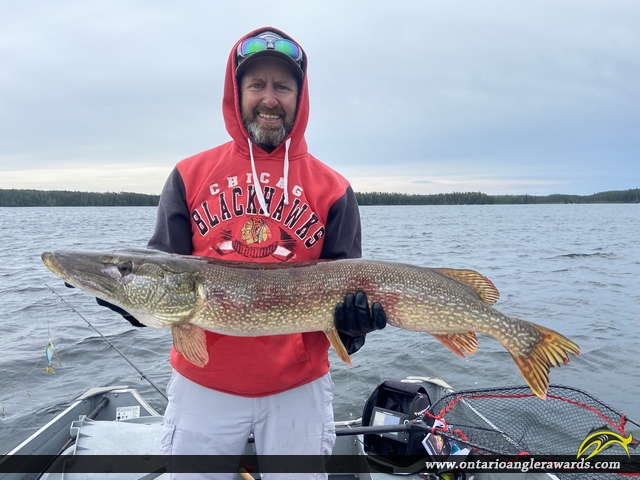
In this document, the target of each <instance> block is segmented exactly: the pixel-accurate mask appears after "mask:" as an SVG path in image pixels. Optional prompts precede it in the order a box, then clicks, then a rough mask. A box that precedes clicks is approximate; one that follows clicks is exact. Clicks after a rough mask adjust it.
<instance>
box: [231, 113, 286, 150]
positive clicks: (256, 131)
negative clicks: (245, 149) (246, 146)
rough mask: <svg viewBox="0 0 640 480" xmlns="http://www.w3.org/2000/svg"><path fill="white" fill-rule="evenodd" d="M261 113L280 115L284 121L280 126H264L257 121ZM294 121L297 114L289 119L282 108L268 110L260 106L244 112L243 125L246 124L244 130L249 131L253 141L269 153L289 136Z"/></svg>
mask: <svg viewBox="0 0 640 480" xmlns="http://www.w3.org/2000/svg"><path fill="white" fill-rule="evenodd" d="M259 113H264V114H266V115H279V116H280V117H281V118H282V119H283V121H282V123H281V124H280V125H262V124H260V123H258V121H257V120H256V117H257V116H258V114H259ZM294 121H295V114H294V115H292V116H290V117H287V115H286V114H285V112H284V110H283V109H282V107H280V106H276V107H274V108H268V107H265V106H263V105H258V106H257V107H256V108H255V109H254V110H253V111H251V112H248V113H246V112H242V123H243V124H244V128H246V129H247V133H248V134H249V137H250V138H251V141H253V143H255V144H256V145H258V146H259V147H261V148H262V149H264V150H265V151H267V152H269V153H271V152H272V151H273V150H274V149H275V148H276V147H277V146H278V145H280V144H281V143H282V142H283V141H284V139H285V138H286V137H287V135H289V133H290V132H291V129H292V128H293V122H294Z"/></svg>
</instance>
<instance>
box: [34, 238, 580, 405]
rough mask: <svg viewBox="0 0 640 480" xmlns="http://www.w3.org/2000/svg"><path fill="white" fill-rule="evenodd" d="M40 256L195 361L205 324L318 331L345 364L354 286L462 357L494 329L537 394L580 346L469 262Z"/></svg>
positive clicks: (225, 329)
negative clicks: (510, 306)
mask: <svg viewBox="0 0 640 480" xmlns="http://www.w3.org/2000/svg"><path fill="white" fill-rule="evenodd" d="M42 260H43V262H44V264H45V265H46V266H47V267H48V268H49V269H50V270H51V271H52V272H54V273H55V274H56V275H58V276H59V277H61V278H62V279H63V280H64V281H65V282H67V283H68V284H70V285H73V286H74V287H77V288H79V289H81V290H84V291H86V292H88V293H90V294H92V295H94V296H96V297H99V298H101V299H103V300H106V301H107V302H110V303H113V304H115V305H117V306H119V307H121V308H123V309H124V310H126V311H127V312H129V313H130V314H131V315H133V316H134V317H135V318H136V319H138V320H139V321H140V322H142V323H144V324H145V325H148V326H149V327H156V328H165V327H171V328H172V334H173V343H174V346H175V348H176V350H177V351H178V352H180V353H182V354H183V355H184V356H185V357H186V358H187V359H188V360H189V361H190V362H192V363H193V364H195V365H198V366H204V365H206V364H207V362H208V361H209V358H208V353H207V348H206V342H205V333H204V330H209V331H212V332H217V333H220V334H225V335H234V336H241V337H242V336H244V337H255V336H263V335H278V334H290V333H298V332H300V333H301V332H312V331H323V332H325V333H326V334H327V337H328V338H329V341H330V342H331V345H332V346H333V348H334V349H335V351H336V353H337V354H338V356H339V358H341V359H342V360H343V361H345V362H347V363H349V364H350V363H351V361H350V358H349V355H348V354H347V352H346V351H345V349H344V346H343V344H342V342H341V341H340V339H339V337H338V335H337V331H336V329H335V324H334V312H335V308H336V305H337V304H338V303H339V302H342V301H343V299H344V297H345V295H346V294H347V293H350V292H351V293H355V292H357V291H359V290H361V291H363V292H365V293H366V295H367V299H368V300H369V302H370V304H371V303H373V302H380V304H381V305H382V306H383V308H384V311H385V313H386V316H387V322H388V323H389V325H393V326H395V327H399V328H403V329H406V330H412V331H417V332H427V333H429V334H431V335H432V336H433V337H435V338H436V339H437V340H439V341H440V342H441V343H442V344H443V345H444V346H446V347H447V348H449V349H450V350H451V351H453V353H455V354H456V355H459V356H461V357H466V355H465V354H473V353H475V352H476V350H477V348H478V338H477V337H476V334H475V332H478V333H482V334H485V335H488V336H490V337H493V338H495V339H496V340H497V341H498V342H500V344H502V346H503V347H504V348H506V349H507V351H508V352H509V353H510V354H511V356H512V357H513V359H514V361H515V363H516V365H517V367H518V369H519V370H520V372H521V374H522V376H523V377H524V379H525V381H526V382H527V384H528V385H529V387H530V388H531V390H532V391H533V393H535V394H536V395H537V396H538V397H540V398H543V399H544V398H546V392H547V388H548V385H549V369H550V367H551V366H560V365H562V364H566V363H569V355H568V354H569V353H571V354H573V355H578V354H579V353H580V352H579V347H578V345H576V344H575V343H574V342H572V341H571V340H569V339H567V338H565V337H564V336H562V335H561V334H559V333H557V332H555V331H553V330H550V329H548V328H545V327H543V326H540V325H536V324H535V323H531V322H527V321H524V320H520V319H517V318H513V317H508V316H506V315H504V314H502V313H500V312H499V311H497V310H496V309H494V308H492V307H491V305H493V304H494V303H495V302H496V301H497V300H498V296H499V293H498V290H497V289H496V287H495V286H494V285H493V283H492V282H491V281H490V280H489V279H487V278H485V277H484V276H482V275H480V274H479V273H477V272H475V271H473V270H457V269H449V268H426V267H419V266H415V265H409V264H402V263H395V262H388V261H380V260H367V259H345V260H329V261H327V260H317V261H307V262H299V263H295V262H294V263H282V264H280V263H243V262H229V261H223V260H218V259H212V258H208V257H197V256H184V255H175V254H168V253H164V252H159V251H155V250H121V251H115V252H111V253H100V252H78V251H56V252H45V253H43V254H42Z"/></svg>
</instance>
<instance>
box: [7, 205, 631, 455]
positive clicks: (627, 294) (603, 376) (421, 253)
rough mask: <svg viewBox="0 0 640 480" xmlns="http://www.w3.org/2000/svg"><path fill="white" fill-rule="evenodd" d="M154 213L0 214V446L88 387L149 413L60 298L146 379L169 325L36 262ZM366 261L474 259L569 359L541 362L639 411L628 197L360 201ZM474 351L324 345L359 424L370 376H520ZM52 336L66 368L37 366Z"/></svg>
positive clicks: (116, 240) (111, 357) (111, 237)
mask: <svg viewBox="0 0 640 480" xmlns="http://www.w3.org/2000/svg"><path fill="white" fill-rule="evenodd" d="M155 210H156V209H155V208H152V207H131V208H126V207H125V208H123V207H114V208H109V207H98V208H92V207H81V208H75V207H74V208H71V207H70V208H51V207H49V208H0V228H1V242H2V243H1V244H0V245H1V248H0V299H1V302H0V321H1V322H2V334H1V335H0V453H4V452H6V451H8V450H9V449H10V448H11V447H12V446H15V445H16V444H17V443H18V442H19V441H21V440H22V439H24V438H26V437H27V436H28V435H29V434H31V433H32V432H34V431H35V430H36V429H37V428H38V427H39V426H41V425H42V424H44V423H45V422H46V421H47V420H49V419H50V418H52V417H53V416H54V415H55V414H56V413H58V412H60V411H61V410H62V409H63V408H64V407H66V406H67V405H68V404H69V403H70V402H71V401H72V400H73V399H74V398H75V397H76V396H78V395H79V394H81V393H83V392H84V391H86V390H87V389H89V388H91V387H93V386H98V385H116V384H118V385H129V386H132V387H135V388H138V389H139V390H140V391H141V393H142V394H143V395H144V396H146V397H147V398H148V399H149V400H150V403H151V404H152V405H153V406H154V407H155V408H156V409H157V410H159V411H160V412H162V411H164V406H165V404H164V399H163V398H162V397H161V396H160V395H159V394H158V393H157V392H155V390H153V389H152V388H151V387H150V386H149V385H148V384H147V383H146V382H145V381H144V380H141V379H140V375H139V374H138V373H137V372H136V371H135V370H133V368H132V367H131V366H129V365H128V364H127V363H126V362H125V361H124V360H123V359H122V358H121V357H119V356H118V355H117V354H116V352H115V351H113V350H112V349H110V348H109V345H108V344H107V343H106V342H105V341H104V340H103V339H101V338H100V336H99V335H97V334H96V333H95V332H94V331H93V330H92V329H91V328H89V327H88V325H87V324H86V323H85V322H84V321H83V320H82V319H81V318H80V317H79V316H78V315H77V314H76V313H74V312H73V311H72V310H71V309H70V308H69V307H68V306H66V305H65V304H64V303H63V302H61V301H60V300H59V298H58V297H57V296H55V295H54V294H52V293H51V291H50V290H49V289H48V288H47V286H46V285H50V286H51V287H52V288H54V289H55V291H56V292H58V293H59V294H60V295H62V296H63V297H64V298H65V300H66V301H68V302H69V303H70V304H71V305H72V306H73V307H74V308H75V309H76V311H77V312H78V313H80V314H81V315H82V316H84V317H85V318H86V319H87V320H89V321H90V322H91V323H92V324H93V325H94V326H95V328H96V329H98V330H99V331H100V332H101V333H102V334H103V335H105V336H106V337H108V338H109V340H110V341H111V342H112V343H113V344H114V345H115V346H116V347H117V348H118V349H120V350H121V351H122V352H123V353H124V354H125V355H126V356H127V358H129V359H130V360H131V361H132V362H133V363H135V364H136V365H137V366H138V367H139V368H140V369H141V370H142V371H143V372H144V373H145V374H146V375H147V376H148V377H149V378H150V379H151V380H152V381H153V382H154V383H156V384H157V385H159V386H161V387H162V388H164V386H165V385H166V382H167V381H168V379H169V375H170V371H171V369H170V366H169V363H168V357H169V348H170V345H171V334H170V331H169V330H156V329H150V328H146V329H135V328H132V327H130V326H129V324H128V323H127V322H126V321H124V320H123V319H122V318H121V317H120V316H118V315H116V314H114V313H112V312H111V311H109V310H108V309H105V308H102V307H99V306H98V305H96V303H95V301H94V299H93V298H92V297H90V296H88V295H86V294H83V293H82V292H80V291H78V290H72V289H68V288H65V287H64V286H63V284H62V282H61V281H60V280H59V279H58V278H57V277H55V276H54V275H53V274H52V273H50V272H49V271H48V270H47V269H46V268H45V267H44V266H43V265H42V263H41V261H40V254H41V253H42V252H43V251H45V250H51V249H63V248H64V249H85V250H86V249H89V250H104V249H117V248H131V247H140V248H143V247H145V246H146V242H147V239H148V238H149V237H150V235H151V233H152V231H153V227H154V222H155ZM361 214H362V224H363V246H364V254H363V256H364V257H365V258H376V259H384V260H394V261H401V262H408V263H413V264H417V265H424V266H430V267H451V268H471V269H474V270H478V271H479V272H481V273H482V274H484V275H486V276H487V277H489V278H490V279H491V280H492V281H493V282H494V284H495V285H496V287H497V288H498V289H499V290H500V292H501V297H500V300H499V301H498V303H497V304H496V305H495V307H496V308H497V309H498V310H500V311H502V312H503V313H505V314H507V315H510V316H515V317H518V318H522V319H525V320H530V321H534V322H536V323H539V324H541V325H544V326H547V327H550V328H553V329H555V330H557V331H559V332H561V333H563V334H564V335H566V336H567V337H569V338H571V339H572V340H574V341H575V342H576V343H578V344H579V345H580V347H581V352H582V353H581V355H580V356H579V357H574V358H572V362H571V364H569V365H567V366H564V367H562V368H554V369H552V370H551V382H552V383H555V384H562V385H570V386H573V387H577V388H580V389H583V390H586V391H587V392H589V393H591V394H593V395H595V396H596V397H598V398H600V399H601V400H602V401H604V402H605V403H608V404H609V405H611V406H613V407H614V408H616V409H617V410H619V411H621V412H623V413H627V415H628V416H629V417H630V418H631V419H634V420H635V421H636V422H638V421H640V357H639V356H638V354H637V352H638V345H639V343H640V246H639V242H638V238H639V237H640V205H496V206H493V205H486V206H393V207H362V208H361ZM479 339H480V347H479V349H478V352H477V353H476V354H475V355H473V356H472V357H470V358H468V359H462V358H459V357H457V356H455V355H453V354H452V353H451V352H450V351H449V350H447V349H446V348H445V347H444V346H442V345H440V344H439V343H438V342H437V341H435V340H434V339H433V338H432V337H431V336H429V335H427V334H418V333H414V332H408V331H403V330H399V329H394V328H391V327H388V328H387V329H385V330H384V331H381V332H375V333H373V334H370V335H369V336H368V337H367V344H366V345H365V347H364V348H363V349H362V350H361V351H360V352H358V353H357V354H355V355H354V356H353V362H354V366H353V367H352V368H349V367H347V366H345V365H343V364H341V363H340V362H339V361H338V360H337V359H336V357H335V356H334V355H333V352H331V358H332V367H331V370H332V374H333V378H334V381H335V383H336V399H335V403H334V405H335V410H336V418H337V419H347V418H356V417H359V416H360V414H361V409H362V406H363V403H364V401H365V400H366V398H367V397H368V395H369V393H370V392H371V391H372V390H373V388H375V387H376V386H377V385H378V384H379V383H380V382H381V381H383V380H386V379H400V378H402V377H404V376H406V375H435V376H440V377H443V378H445V379H446V380H447V381H448V382H449V383H450V384H451V385H453V386H454V388H456V389H467V388H475V387H493V386H506V385H522V384H524V381H523V380H522V378H521V376H520V374H519V372H518V370H517V369H516V367H515V364H514V363H513V361H512V359H511V356H510V355H509V354H508V353H507V352H506V351H505V350H504V349H503V348H502V347H501V346H500V345H499V344H498V343H497V342H496V341H495V340H493V339H491V338H489V337H485V336H479ZM49 340H51V342H52V343H53V345H54V346H55V348H56V351H57V354H58V357H59V358H60V360H61V362H62V363H63V365H64V366H56V367H55V372H56V374H55V375H49V374H47V373H46V372H45V370H44V366H45V364H46V360H45V347H46V345H47V342H48V341H49Z"/></svg>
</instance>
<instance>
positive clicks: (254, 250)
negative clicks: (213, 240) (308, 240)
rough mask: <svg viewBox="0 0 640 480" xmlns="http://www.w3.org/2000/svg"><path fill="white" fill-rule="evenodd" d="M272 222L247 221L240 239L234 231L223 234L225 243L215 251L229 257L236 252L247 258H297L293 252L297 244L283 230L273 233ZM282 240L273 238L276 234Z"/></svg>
mask: <svg viewBox="0 0 640 480" xmlns="http://www.w3.org/2000/svg"><path fill="white" fill-rule="evenodd" d="M272 228H273V227H272V226H270V222H269V221H268V220H265V219H263V218H252V219H250V220H247V221H246V222H245V223H244V224H243V225H242V228H241V229H240V232H239V233H240V235H239V237H240V238H238V237H237V236H236V235H234V234H233V232H232V230H224V231H223V232H222V238H223V241H222V242H220V243H218V244H217V246H216V248H215V250H216V251H217V252H218V253H219V254H220V255H228V254H229V253H232V252H235V253H238V254H240V255H242V256H243V257H245V258H265V257H269V256H271V257H273V258H275V259H277V260H280V261H286V260H290V259H292V258H293V257H295V253H293V250H294V249H295V245H296V242H295V240H294V239H293V238H291V236H290V235H289V234H287V233H286V232H285V231H284V230H282V229H281V228H276V230H275V232H273V233H272V231H271V229H272ZM278 231H279V232H280V238H279V239H277V238H273V237H274V233H275V235H276V236H277V235H278Z"/></svg>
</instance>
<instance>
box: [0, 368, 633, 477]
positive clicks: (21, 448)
mask: <svg viewBox="0 0 640 480" xmlns="http://www.w3.org/2000/svg"><path fill="white" fill-rule="evenodd" d="M567 389H568V390H567ZM478 392H480V393H481V394H479V393H478ZM549 396H550V397H552V400H550V401H551V402H552V403H546V404H544V402H541V400H539V399H538V398H533V397H534V396H533V395H532V394H531V393H530V392H528V390H527V388H526V387H505V388H499V389H485V390H482V391H466V392H456V391H455V390H454V389H453V388H452V387H451V386H450V385H449V384H448V383H447V382H446V381H445V380H443V379H441V378H437V377H415V376H413V377H411V376H410V377H406V378H404V379H402V380H400V381H393V380H391V381H387V382H383V383H382V384H381V385H380V386H378V388H377V389H376V390H375V391H374V392H373V393H372V395H371V396H370V397H369V400H368V401H367V403H366V404H365V407H364V409H363V415H362V417H360V418H358V419H354V420H349V421H337V422H336V424H335V426H336V435H337V439H336V445H335V447H334V451H333V455H332V457H331V458H330V459H329V461H328V462H326V463H324V462H325V460H326V459H322V462H323V463H324V465H325V467H326V469H327V471H328V473H329V476H330V477H332V478H333V479H335V480H355V479H359V480H397V479H398V478H399V476H400V475H401V477H400V478H404V479H407V480H429V479H437V478H443V479H444V478H450V479H454V478H455V479H465V480H471V479H474V480H489V479H490V480H498V479H508V478H517V479H526V480H549V479H560V478H576V477H575V476H569V477H565V476H564V475H565V474H560V473H550V472H534V471H525V472H518V473H514V472H512V471H511V472H509V471H507V472H496V471H491V472H481V471H480V472H478V471H475V472H473V473H466V474H464V473H458V474H457V476H455V474H453V473H449V476H447V474H448V473H447V472H446V471H445V472H442V471H440V472H438V471H437V469H434V468H433V465H432V466H431V467H430V468H427V463H426V462H428V461H431V460H434V459H438V458H439V459H441V460H442V458H440V456H439V455H440V454H441V453H443V452H441V451H436V453H434V452H433V450H432V449H431V447H429V445H430V444H429V442H427V441H426V437H427V436H429V435H431V439H437V438H440V437H441V438H443V439H444V440H445V441H446V442H447V445H448V448H449V450H447V451H446V452H444V453H446V455H453V453H452V451H453V449H455V450H457V452H456V454H457V455H459V453H460V452H461V451H462V453H465V448H466V453H468V451H469V450H473V451H474V452H475V453H478V452H480V453H482V454H483V455H486V456H489V455H492V454H498V455H503V457H504V456H505V455H507V456H509V458H511V459H514V458H516V459H517V458H518V455H521V453H522V451H523V450H529V451H531V450H532V449H533V450H534V454H536V455H545V454H548V453H549V451H548V450H547V451H546V452H545V451H543V450H540V449H539V447H537V446H535V445H534V444H535V443H536V442H537V440H535V439H534V440H531V439H532V438H534V437H535V435H533V436H532V435H531V433H532V432H525V434H522V433H521V432H519V431H518V429H519V428H520V426H519V423H520V422H521V420H522V418H521V417H527V414H528V413H529V412H532V411H533V410H532V409H531V407H530V405H534V406H540V405H542V406H543V410H544V412H546V411H550V410H556V413H557V414H558V415H559V416H558V417H557V418H556V417H554V416H552V417H550V418H547V420H548V421H550V422H553V424H554V425H556V426H557V427H558V428H562V429H563V431H568V430H570V429H571V428H572V425H573V424H575V423H581V426H580V429H578V430H577V433H576V434H575V435H577V437H575V438H578V439H580V438H581V436H582V437H584V435H583V432H584V430H585V429H587V428H589V427H590V426H591V424H594V425H596V426H597V424H598V422H599V421H601V420H602V419H603V418H609V419H611V422H612V423H613V422H620V423H621V424H622V427H623V431H624V426H625V422H630V420H628V419H626V420H625V416H624V415H622V414H618V412H615V411H614V410H612V409H610V408H609V407H607V406H606V405H604V404H602V403H601V402H598V401H597V399H593V397H591V396H590V395H588V394H586V393H585V392H581V391H579V390H576V389H571V388H569V387H560V386H553V385H552V386H550V390H549ZM487 401H488V402H489V404H487V405H483V403H482V402H485V403H486V402H487ZM547 401H549V398H548V399H547ZM477 402H480V403H477ZM492 402H494V403H492ZM495 402H502V403H495ZM505 402H507V403H505ZM509 402H511V403H509ZM518 402H525V403H518ZM527 402H530V403H527ZM553 402H559V403H557V404H556V403H553ZM403 404H405V405H410V408H409V407H406V406H405V407H403V406H402V405H403ZM498 404H499V405H501V407H500V408H496V406H495V405H498ZM581 405H582V406H581ZM593 405H596V407H593ZM583 407H584V408H583ZM512 408H515V409H516V410H517V412H518V413H517V414H515V415H514V414H513V412H511V413H509V411H510V410H511V409H512ZM535 408H538V407H535ZM558 408H560V409H561V410H562V409H565V410H563V411H557V410H558ZM410 409H419V410H420V411H417V412H411V411H410ZM523 409H524V411H523ZM576 409H578V410H576ZM569 411H571V412H575V411H578V412H579V413H580V415H581V416H580V417H576V416H575V415H573V413H572V414H571V415H568V414H567V412H569ZM544 412H543V413H542V417H548V415H547V413H544ZM594 412H595V413H594ZM611 412H614V414H612V413H611ZM509 415H511V418H509ZM456 416H457V417H456ZM516 416H517V417H518V418H515V417H516ZM591 416H593V417H594V419H591ZM566 417H571V418H570V419H569V422H570V423H571V425H569V423H567V424H566V425H562V424H561V422H562V421H563V419H564V420H567V418H566ZM461 419H462V420H461ZM585 419H586V420H587V421H584V420H585ZM436 420H439V421H441V423H440V424H437V423H436ZM505 422H507V423H506V424H507V425H512V428H510V427H509V426H508V427H505ZM443 423H449V427H448V429H447V428H442V426H441V425H442V424H443ZM539 423H542V424H543V427H541V428H549V425H544V418H543V419H542V420H539ZM583 423H584V425H582V424H583ZM631 423H632V424H633V425H635V426H638V425H637V424H636V423H635V422H631ZM436 426H438V427H439V428H437V429H436ZM162 427H163V417H162V415H160V414H159V413H158V412H157V411H155V410H154V409H153V408H152V407H151V406H150V405H149V403H147V401H146V400H145V399H144V398H143V397H142V396H141V395H140V394H139V393H138V392H137V391H136V390H135V389H132V388H128V387H126V386H110V387H101V388H93V389H90V390H89V391H87V392H85V393H84V394H82V395H81V396H80V397H78V398H77V399H76V400H75V401H73V402H72V403H71V404H70V405H69V407H67V408H66V409H65V410H64V411H63V412H61V413H60V414H59V415H57V416H56V417H55V418H54V419H53V420H51V421H50V422H48V423H47V424H46V425H44V426H43V427H42V428H40V429H39V430H38V431H36V432H35V433H34V434H33V435H31V436H30V437H29V438H27V439H26V440H25V441H23V442H22V443H20V445H18V446H16V447H15V448H14V449H13V450H11V451H10V452H9V453H8V454H6V455H4V456H3V457H2V458H0V480H25V479H29V480H63V479H64V480H76V479H84V478H89V477H90V478H91V479H97V480H101V479H109V480H111V479H115V478H117V479H123V480H127V479H132V480H133V479H137V480H152V479H157V480H167V479H169V473H167V463H166V462H167V458H166V457H164V456H163V455H162V450H161V447H160V439H161V435H162ZM451 427H454V428H451ZM460 428H461V429H462V430H464V432H463V431H461V430H460ZM533 430H536V429H535V428H534V429H533ZM465 432H466V433H465ZM533 433H534V434H535V433H536V432H533ZM575 435H574V436H575ZM561 443H562V444H567V445H569V450H568V451H570V452H571V454H572V455H573V456H574V457H575V449H576V445H575V443H572V442H568V441H566V439H565V440H563V441H562V442H561ZM540 444H541V445H544V446H545V447H544V448H547V447H549V446H550V447H551V448H552V450H551V452H552V453H560V454H564V453H565V452H564V451H563V450H562V449H561V448H560V446H559V445H560V443H558V444H557V445H556V440H553V441H549V437H548V438H547V439H546V441H544V442H541V443H540ZM254 447H255V445H254V443H253V439H252V438H251V437H250V438H249V439H247V444H246V448H245V454H244V455H243V456H242V458H241V459H240V460H241V461H240V462H239V461H238V459H235V460H234V461H235V462H236V463H235V464H234V465H235V466H234V467H233V468H238V476H237V478H238V479H242V480H248V479H250V478H254V479H258V478H260V468H261V464H258V465H256V464H255V462H256V461H257V462H260V460H261V459H260V458H259V457H256V455H255V448H254ZM617 447H618V449H619V450H620V452H621V451H622V449H623V446H622V445H621V444H620V445H617ZM627 448H628V446H627ZM536 449H537V450H536ZM620 452H617V453H618V454H620ZM430 453H431V454H430ZM530 453H531V452H530ZM296 458H297V457H296ZM451 458H452V457H447V459H451ZM457 458H465V457H464V456H463V457H457ZM616 458H618V457H616ZM174 460H176V459H175V458H173V457H172V459H171V461H172V462H173V463H172V465H174V466H175V465H176V463H175V461H174ZM177 460H180V459H177ZM188 460H189V461H194V462H195V463H196V464H202V462H207V461H212V462H214V465H215V468H220V463H215V462H219V461H221V460H222V459H220V458H217V457H211V458H209V457H207V458H204V459H203V458H201V457H197V458H188ZM226 460H229V459H226ZM245 460H246V461H245ZM272 460H273V459H272ZM280 460H282V459H280ZM291 460H292V459H288V460H287V461H291ZM298 460H300V461H301V462H304V465H305V467H307V468H308V467H309V461H312V460H313V459H309V458H307V457H304V458H302V459H298ZM316 460H317V459H316ZM525 460H526V461H528V459H525ZM293 461H295V459H293ZM169 468H171V467H169ZM197 468H198V467H197ZM223 468H225V467H223ZM311 468H314V467H311ZM320 468H323V467H322V466H321V467H320ZM440 470H442V468H441V469H440ZM181 471H184V470H181ZM205 471H229V470H205ZM233 471H235V470H233ZM585 475H586V474H585ZM588 475H590V476H584V475H583V476H580V477H579V478H617V477H618V475H616V474H613V473H606V474H600V475H599V474H596V475H595V476H594V474H592V473H590V474H588ZM620 478H624V477H620Z"/></svg>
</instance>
